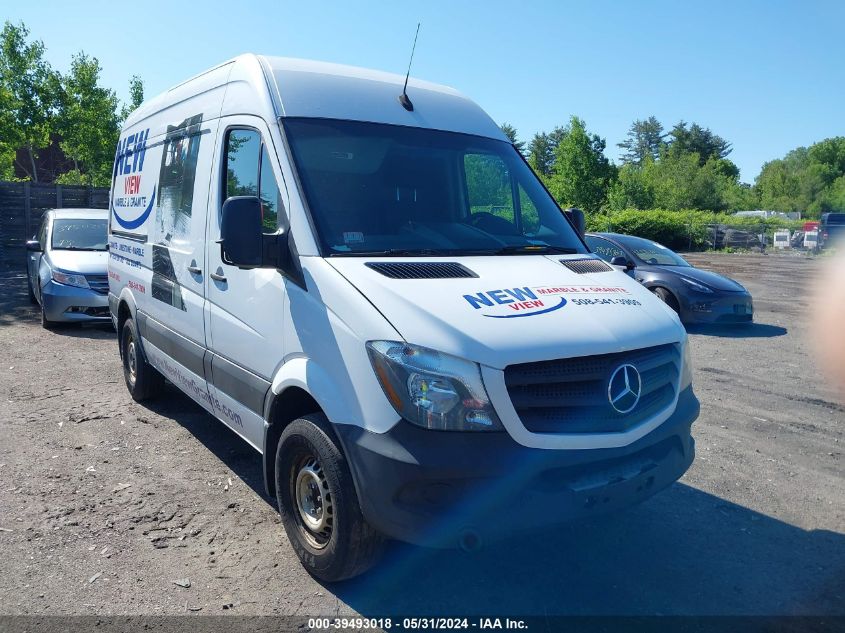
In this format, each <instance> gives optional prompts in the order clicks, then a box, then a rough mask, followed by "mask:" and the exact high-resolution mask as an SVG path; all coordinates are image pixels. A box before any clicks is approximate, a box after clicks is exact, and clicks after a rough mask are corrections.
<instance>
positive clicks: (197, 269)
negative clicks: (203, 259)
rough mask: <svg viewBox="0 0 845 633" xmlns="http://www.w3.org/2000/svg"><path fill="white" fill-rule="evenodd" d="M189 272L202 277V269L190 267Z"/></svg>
mask: <svg viewBox="0 0 845 633" xmlns="http://www.w3.org/2000/svg"><path fill="white" fill-rule="evenodd" d="M188 272H189V273H191V274H192V275H202V268H197V267H196V266H188Z"/></svg>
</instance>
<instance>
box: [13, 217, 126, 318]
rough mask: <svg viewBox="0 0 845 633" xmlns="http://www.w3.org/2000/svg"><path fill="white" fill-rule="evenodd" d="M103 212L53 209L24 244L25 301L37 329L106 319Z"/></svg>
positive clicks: (105, 234)
mask: <svg viewBox="0 0 845 633" xmlns="http://www.w3.org/2000/svg"><path fill="white" fill-rule="evenodd" d="M107 245H108V211H104V210H100V209H55V210H53V211H48V212H47V213H46V214H45V215H44V219H43V221H42V222H41V227H40V228H39V230H38V234H37V235H36V236H35V237H34V238H33V239H31V240H29V241H28V242H27V243H26V250H27V253H26V254H27V261H26V263H27V266H26V268H27V284H28V286H29V298H30V300H31V301H32V302H33V303H37V304H39V305H40V306H41V325H43V326H44V327H45V328H47V329H50V328H52V327H54V326H55V325H56V324H58V323H71V322H81V321H103V322H107V321H110V319H111V317H110V316H109V302H108V292H109V278H108V270H107V266H108V261H109V260H108V257H109V253H108V249H107Z"/></svg>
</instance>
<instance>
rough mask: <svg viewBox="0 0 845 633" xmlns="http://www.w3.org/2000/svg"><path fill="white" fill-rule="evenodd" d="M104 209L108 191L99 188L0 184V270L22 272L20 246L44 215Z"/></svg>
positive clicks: (15, 183)
mask: <svg viewBox="0 0 845 633" xmlns="http://www.w3.org/2000/svg"><path fill="white" fill-rule="evenodd" d="M108 205H109V190H108V189H106V188H103V187H77V186H71V185H55V184H50V185H47V184H40V183H32V182H4V181H0V269H3V270H19V271H21V272H23V270H24V268H25V265H26V259H25V258H26V249H25V248H24V243H25V242H26V240H28V239H30V238H31V237H32V236H33V235H34V234H35V233H36V232H37V231H38V227H39V225H40V224H41V217H42V216H43V215H44V212H45V211H49V210H50V209H61V208H88V209H107V208H108Z"/></svg>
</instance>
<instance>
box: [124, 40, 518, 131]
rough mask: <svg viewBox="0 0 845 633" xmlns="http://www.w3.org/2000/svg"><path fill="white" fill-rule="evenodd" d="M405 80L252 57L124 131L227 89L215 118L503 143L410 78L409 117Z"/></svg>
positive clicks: (433, 88)
mask: <svg viewBox="0 0 845 633" xmlns="http://www.w3.org/2000/svg"><path fill="white" fill-rule="evenodd" d="M404 82H405V76H404V75H398V74H392V73H387V72H382V71H378V70H371V69H367V68H358V67H355V66H344V65H341V64H332V63H327V62H319V61H311V60H304V59H294V58H289V57H272V56H263V55H255V54H251V53H250V54H245V55H240V56H239V57H236V58H234V59H232V60H229V61H227V62H224V63H223V64H220V65H218V66H215V67H214V68H211V69H209V70H206V71H204V72H202V73H200V74H198V75H196V76H195V77H192V78H191V79H188V80H187V81H184V82H182V83H181V84H178V85H177V86H174V87H173V88H171V89H170V90H168V91H167V92H166V93H164V94H162V95H159V96H158V97H154V98H153V99H151V100H150V101H148V102H145V103H144V104H142V105H141V106H140V107H139V108H138V109H137V110H136V111H135V112H133V113H132V114H131V115H130V117H129V119H128V120H127V122H126V126H127V127H130V126H132V125H134V124H135V123H138V122H139V121H140V120H142V119H144V118H146V117H148V116H150V115H152V114H155V113H156V112H160V111H162V110H165V109H167V108H170V107H172V106H175V105H177V104H182V103H184V102H185V100H187V99H190V98H191V96H192V95H196V94H199V93H202V92H204V93H206V94H210V89H211V88H213V87H214V86H219V87H222V86H223V85H225V86H226V90H225V96H224V97H222V98H223V104H222V107H221V109H220V116H225V115H227V114H235V113H243V112H244V106H245V105H246V104H251V106H250V107H252V108H254V109H255V112H254V113H255V114H260V115H262V116H266V117H268V118H275V117H308V118H325V119H343V120H353V121H367V122H373V123H388V124H394V125H406V126H412V127H422V128H431V129H438V130H446V131H453V132H463V133H467V134H474V135H477V136H485V137H489V138H495V139H498V140H505V141H507V137H506V136H505V135H504V134H503V133H502V131H501V129H500V128H499V126H498V125H497V124H496V123H495V122H494V121H493V120H492V119H491V118H490V116H489V115H488V114H487V113H486V112H484V110H482V109H481V108H480V107H479V106H478V105H477V104H476V103H474V102H473V101H472V100H470V99H469V98H468V97H466V96H464V95H462V94H461V93H460V92H458V91H457V90H455V89H454V88H450V87H448V86H443V85H440V84H435V83H431V82H428V81H423V80H421V79H416V78H414V77H411V78H409V80H408V97H409V98H410V99H411V102H412V103H413V104H414V110H413V111H412V112H408V111H407V110H405V108H403V107H402V105H401V104H400V103H399V101H398V97H399V95H400V94H402V86H403V84H404ZM229 104H231V105H229ZM263 104H266V105H267V107H266V108H264V107H262V106H263ZM230 110H231V112H230ZM273 115H275V116H273Z"/></svg>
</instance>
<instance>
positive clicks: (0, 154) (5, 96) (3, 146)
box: [0, 84, 17, 180]
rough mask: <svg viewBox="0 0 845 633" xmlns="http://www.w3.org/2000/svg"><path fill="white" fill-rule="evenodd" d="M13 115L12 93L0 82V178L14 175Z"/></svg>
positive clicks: (6, 178)
mask: <svg viewBox="0 0 845 633" xmlns="http://www.w3.org/2000/svg"><path fill="white" fill-rule="evenodd" d="M13 129H14V117H13V116H12V94H11V93H10V92H9V90H8V89H7V88H6V87H5V86H4V85H2V84H0V180H12V179H13V178H14V176H15V149H17V148H16V147H15V146H14V145H13V144H12V141H13V140H14V135H13Z"/></svg>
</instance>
